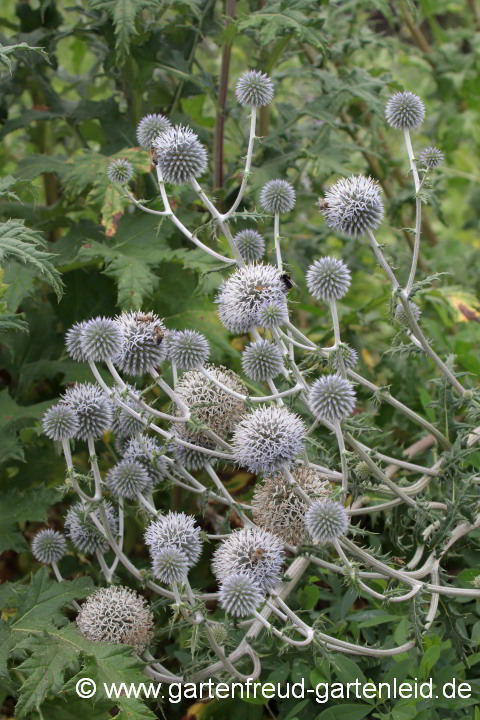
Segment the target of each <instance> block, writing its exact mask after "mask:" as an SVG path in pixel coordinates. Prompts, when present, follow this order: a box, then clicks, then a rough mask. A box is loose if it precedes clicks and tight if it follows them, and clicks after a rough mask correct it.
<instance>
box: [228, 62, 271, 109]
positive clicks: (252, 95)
mask: <svg viewBox="0 0 480 720" xmlns="http://www.w3.org/2000/svg"><path fill="white" fill-rule="evenodd" d="M235 93H236V96H237V100H238V102H239V103H240V105H243V106H250V107H252V106H255V107H262V106H264V105H269V104H270V103H271V102H272V100H273V95H274V87H273V83H272V81H271V80H270V78H269V77H268V75H265V74H264V73H262V72H259V71H258V70H247V72H244V73H243V75H241V76H240V77H239V79H238V80H237V85H236V88H235Z"/></svg>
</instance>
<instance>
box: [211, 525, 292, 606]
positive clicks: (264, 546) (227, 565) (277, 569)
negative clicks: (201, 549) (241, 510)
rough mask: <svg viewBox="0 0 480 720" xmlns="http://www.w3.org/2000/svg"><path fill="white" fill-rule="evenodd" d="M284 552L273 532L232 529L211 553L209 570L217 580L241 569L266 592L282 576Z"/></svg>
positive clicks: (259, 529)
mask: <svg viewBox="0 0 480 720" xmlns="http://www.w3.org/2000/svg"><path fill="white" fill-rule="evenodd" d="M284 560H285V553H284V549H283V543H282V541H281V540H280V538H278V537H277V536H276V535H274V534H273V533H270V532H268V531H267V530H263V529H262V528H243V529H242V530H235V531H234V532H232V533H231V534H230V535H229V536H228V538H227V539H226V540H223V542H222V543H221V545H219V547H218V548H217V549H216V550H215V552H214V553H213V561H212V570H213V574H214V575H215V577H216V578H217V580H219V581H220V582H223V581H224V580H225V578H227V577H228V576H229V575H231V574H232V573H238V572H242V573H245V574H246V575H248V577H250V579H251V581H252V582H254V583H255V584H256V585H257V586H258V587H259V588H260V590H262V591H265V592H268V590H270V589H271V588H273V587H275V586H276V585H278V583H279V582H280V580H281V579H282V571H283V563H284Z"/></svg>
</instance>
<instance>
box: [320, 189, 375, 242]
mask: <svg viewBox="0 0 480 720" xmlns="http://www.w3.org/2000/svg"><path fill="white" fill-rule="evenodd" d="M383 212H384V211H383V202H382V198H381V195H380V189H379V187H378V185H377V183H376V182H375V181H374V180H372V179H371V178H369V177H365V176H364V175H356V176H354V177H351V178H342V179H341V180H338V182H336V183H335V184H334V185H332V187H331V188H330V189H329V190H327V192H326V194H325V201H324V202H323V204H322V213H323V216H324V218H325V221H326V223H327V225H328V226H329V227H331V228H333V229H334V230H340V231H341V232H343V233H345V235H349V236H350V237H353V238H356V237H358V236H359V235H365V233H366V232H367V230H374V229H375V228H376V227H378V225H380V223H381V221H382V218H383Z"/></svg>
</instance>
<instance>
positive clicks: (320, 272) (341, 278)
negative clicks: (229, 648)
mask: <svg viewBox="0 0 480 720" xmlns="http://www.w3.org/2000/svg"><path fill="white" fill-rule="evenodd" d="M306 278H307V287H308V289H309V291H310V293H311V294H312V295H313V297H314V298H316V299H317V300H323V301H325V302H329V301H330V300H341V299H342V298H343V297H344V296H345V295H346V294H347V292H348V288H349V287H350V285H351V282H352V276H351V274H350V270H349V269H348V267H347V266H346V265H345V263H344V262H342V261H341V260H337V258H334V257H323V258H320V260H315V262H314V263H313V264H312V265H310V267H309V268H308V270H307V276H306Z"/></svg>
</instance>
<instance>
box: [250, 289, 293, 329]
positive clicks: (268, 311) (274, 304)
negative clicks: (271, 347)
mask: <svg viewBox="0 0 480 720" xmlns="http://www.w3.org/2000/svg"><path fill="white" fill-rule="evenodd" d="M287 321H288V307H287V303H286V302H285V298H284V297H283V296H282V297H281V298H279V300H278V301H277V300H272V301H270V302H268V301H267V302H264V303H263V304H262V305H260V307H259V308H258V315H257V322H258V327H262V328H265V329H266V330H272V329H274V328H278V327H281V326H282V325H285V323H286V322H287Z"/></svg>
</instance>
